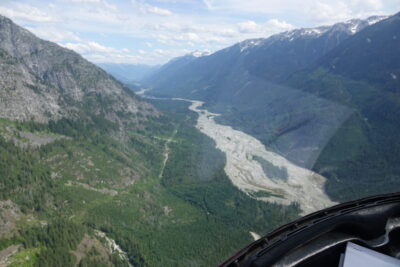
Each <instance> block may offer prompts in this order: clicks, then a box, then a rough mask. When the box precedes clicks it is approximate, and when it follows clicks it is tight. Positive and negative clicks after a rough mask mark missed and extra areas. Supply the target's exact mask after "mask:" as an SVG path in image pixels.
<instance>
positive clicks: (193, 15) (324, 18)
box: [0, 0, 400, 63]
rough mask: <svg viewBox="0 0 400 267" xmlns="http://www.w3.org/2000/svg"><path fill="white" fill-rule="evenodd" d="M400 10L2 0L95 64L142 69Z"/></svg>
mask: <svg viewBox="0 0 400 267" xmlns="http://www.w3.org/2000/svg"><path fill="white" fill-rule="evenodd" d="M23 3H29V5H28V4H23ZM398 9H400V0H336V1H332V0H302V1H298V0H249V1H243V0H201V1H199V0H130V1H116V0H20V1H15V0H0V14H3V15H5V16H8V17H10V18H12V19H14V20H15V21H16V22H17V23H18V24H20V25H22V26H25V27H26V26H28V27H29V30H31V31H32V32H34V33H35V34H36V35H38V36H39V37H41V38H44V39H48V40H51V41H55V42H58V43H60V44H63V45H65V46H67V47H69V48H71V49H74V50H76V51H78V52H80V53H82V54H83V55H84V56H85V57H86V58H88V59H90V60H93V61H97V62H98V61H100V60H101V61H113V60H115V61H118V62H121V61H129V62H130V61H134V60H136V61H140V62H141V63H143V61H145V62H153V63H160V62H163V61H166V60H168V59H169V57H172V56H178V55H179V53H186V52H187V51H189V50H196V49H197V50H199V51H203V50H205V49H209V50H211V51H216V50H217V49H220V48H224V47H227V46H229V45H232V44H234V43H236V42H238V41H242V40H244V39H248V38H258V37H268V36H270V35H271V34H275V33H278V32H282V31H286V30H290V29H292V28H293V27H294V26H293V25H292V24H296V25H297V26H300V27H312V26H318V25H321V24H325V25H326V24H332V23H334V22H338V21H343V20H347V19H350V18H354V17H366V16H369V15H374V14H381V13H389V14H390V13H395V12H396V11H397V10H398ZM388 10H389V12H388ZM390 10H392V11H390ZM263 18H264V19H263ZM106 38H110V40H111V41H110V42H107V39H106ZM116 43H118V47H119V48H115V47H114V44H116ZM104 44H107V45H104ZM121 47H126V48H125V49H121ZM149 48H151V49H149ZM157 49H159V50H157ZM156 50H157V51H156ZM143 52H145V54H144V53H143ZM124 56H125V57H124Z"/></svg>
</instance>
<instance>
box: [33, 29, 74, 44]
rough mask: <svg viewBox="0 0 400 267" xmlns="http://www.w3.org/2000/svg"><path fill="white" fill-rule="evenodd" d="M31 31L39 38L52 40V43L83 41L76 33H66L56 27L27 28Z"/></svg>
mask: <svg viewBox="0 0 400 267" xmlns="http://www.w3.org/2000/svg"><path fill="white" fill-rule="evenodd" d="M26 28H27V29H28V30H29V31H31V32H33V33H34V34H35V35H37V36H38V37H40V38H42V39H45V40H50V41H52V42H56V43H59V42H63V41H78V42H79V41H81V38H80V37H79V36H77V35H76V34H75V33H73V32H70V31H65V30H63V29H60V28H57V27H55V26H40V27H26Z"/></svg>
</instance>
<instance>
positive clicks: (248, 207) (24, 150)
mask: <svg viewBox="0 0 400 267" xmlns="http://www.w3.org/2000/svg"><path fill="white" fill-rule="evenodd" d="M196 55H197V54H195V56H196ZM129 86H130V85H129ZM130 87H132V86H130ZM153 103H154V104H157V107H158V108H155V106H154V105H153V104H150V103H149V102H148V101H144V100H143V99H141V98H140V97H138V96H137V95H135V94H134V93H133V92H132V90H131V89H129V88H128V87H126V86H125V85H124V84H123V83H121V82H119V81H118V80H116V78H114V77H113V76H111V75H109V74H107V73H106V72H105V71H104V70H102V69H101V68H99V67H97V66H96V65H94V64H92V63H90V62H89V61H87V60H85V59H84V58H83V57H81V56H80V55H78V54H77V53H75V52H73V51H71V50H68V49H66V48H63V47H61V46H59V45H57V44H55V43H51V42H48V41H45V40H41V39H39V38H37V37H36V36H34V35H33V34H32V33H30V32H29V31H27V30H26V29H24V28H22V27H20V26H18V25H16V24H15V23H13V22H12V21H11V20H10V19H8V18H5V17H2V16H0V266H2V265H5V266H41V267H42V266H49V267H53V266H96V267H97V266H210V265H215V264H217V263H219V262H221V261H222V260H223V259H225V258H226V257H228V256H229V255H230V254H232V253H233V252H234V251H236V250H238V249H239V248H240V247H242V246H244V245H246V244H247V243H249V242H251V240H253V239H252V236H251V234H250V233H249V231H256V232H258V233H260V234H261V233H265V232H267V231H270V230H272V229H273V228H274V227H276V226H277V225H280V224H283V223H284V222H287V221H290V220H293V219H294V218H296V217H297V216H298V214H299V213H300V211H299V208H298V207H297V206H296V204H292V205H286V206H282V205H278V204H274V203H266V202H262V201H257V200H256V199H254V198H251V197H249V196H248V195H247V194H245V193H244V192H242V191H240V190H239V189H237V188H236V187H234V186H233V185H232V183H231V182H230V180H229V178H228V177H227V176H226V174H225V172H224V166H225V157H224V154H223V153H221V152H220V151H218V150H217V149H216V148H215V143H213V141H212V140H211V139H210V138H208V137H207V136H205V135H203V134H201V133H200V132H199V131H198V130H197V129H196V128H195V121H196V118H195V116H193V114H190V113H188V111H187V109H188V103H177V102H176V101H175V102H173V103H170V102H168V101H161V102H158V103H157V101H153ZM205 181H206V182H205ZM265 218H269V219H268V220H266V219H265ZM193 240H196V242H193ZM171 244H173V245H171Z"/></svg>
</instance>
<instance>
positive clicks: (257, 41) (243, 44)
mask: <svg viewBox="0 0 400 267" xmlns="http://www.w3.org/2000/svg"><path fill="white" fill-rule="evenodd" d="M264 40H265V39H264V38H259V39H250V40H245V41H243V42H240V43H239V47H240V52H243V51H245V50H247V49H249V48H252V47H255V46H259V45H260V44H262V42H263V41H264Z"/></svg>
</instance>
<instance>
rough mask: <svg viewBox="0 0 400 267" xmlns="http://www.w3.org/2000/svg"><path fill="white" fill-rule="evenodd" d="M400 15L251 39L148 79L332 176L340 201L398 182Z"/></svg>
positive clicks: (159, 90)
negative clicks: (194, 100) (199, 104)
mask: <svg viewBox="0 0 400 267" xmlns="http://www.w3.org/2000/svg"><path fill="white" fill-rule="evenodd" d="M399 17H400V14H396V15H394V16H391V17H378V16H374V17H370V18H368V19H365V20H359V19H356V20H350V21H347V22H344V23H338V24H335V25H333V26H324V27H318V28H312V29H298V30H292V31H288V32H285V33H281V34H277V35H273V36H271V37H269V38H261V39H253V40H246V41H243V42H241V43H238V44H235V45H233V46H231V47H228V48H226V49H223V50H220V51H217V52H215V53H213V54H211V55H208V56H203V57H199V58H193V57H189V56H185V57H181V58H178V59H175V60H173V61H171V62H170V63H168V64H166V65H165V66H163V67H161V68H160V69H159V70H158V71H157V72H155V73H154V74H153V75H152V76H150V77H147V78H146V79H145V81H144V82H145V83H147V85H148V86H149V88H151V89H152V90H151V91H150V92H151V94H154V95H160V96H173V97H186V98H191V99H199V100H204V101H206V106H207V108H208V109H211V110H212V111H215V112H218V113H221V114H222V116H221V117H219V118H218V119H217V120H218V121H219V122H220V123H225V124H228V125H231V126H233V127H235V128H237V129H239V130H242V131H244V132H247V133H249V134H251V135H253V136H255V137H257V138H258V139H259V140H261V141H262V142H263V143H264V144H265V145H266V146H267V148H268V149H271V150H273V151H275V152H278V153H279V154H281V155H284V156H285V157H286V158H288V159H290V160H291V161H293V162H295V163H297V164H299V165H301V166H305V167H307V168H311V169H313V170H315V171H317V172H319V173H321V174H323V175H324V176H326V177H328V183H327V186H326V190H327V192H328V194H329V195H330V196H331V197H332V198H333V199H335V200H339V201H343V200H348V199H351V198H356V197H361V196H365V195H370V194H372V193H379V192H384V191H385V190H390V189H391V190H395V188H396V186H398V185H397V181H398V175H397V174H396V173H397V167H396V166H398V162H397V159H398V158H399V157H398V156H399V155H398V152H397V151H398V148H397V146H396V145H395V143H396V142H395V139H396V136H397V134H398V133H397V130H398V129H399V127H398V125H399V122H398V121H397V119H396V118H398V116H397V114H398V112H399V106H398V101H399V98H398V88H399V85H398V77H399V73H398V70H399V62H400V61H399V60H398V56H399V51H398V49H399V46H398V36H399V29H400V27H399ZM378 166H381V167H383V166H384V169H385V171H384V172H383V173H382V171H381V169H380V168H379V167H378ZM357 183H359V184H360V185H358V184H357ZM372 184H375V185H378V186H371V185H372ZM355 188H356V189H355Z"/></svg>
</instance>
